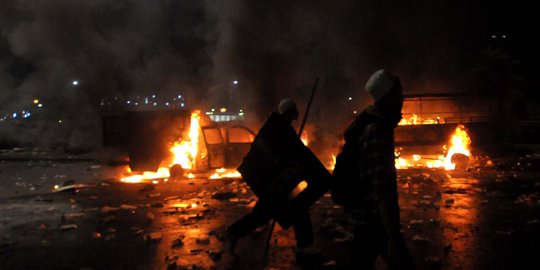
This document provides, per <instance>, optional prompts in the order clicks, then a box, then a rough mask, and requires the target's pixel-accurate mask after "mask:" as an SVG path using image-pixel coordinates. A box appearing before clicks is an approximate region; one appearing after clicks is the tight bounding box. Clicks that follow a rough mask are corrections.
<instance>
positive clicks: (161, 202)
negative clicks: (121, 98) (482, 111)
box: [0, 160, 540, 269]
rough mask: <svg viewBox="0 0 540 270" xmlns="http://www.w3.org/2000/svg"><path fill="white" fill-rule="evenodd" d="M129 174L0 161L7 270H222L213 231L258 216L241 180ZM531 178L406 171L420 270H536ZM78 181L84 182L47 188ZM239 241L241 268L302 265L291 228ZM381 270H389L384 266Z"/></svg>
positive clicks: (319, 211)
mask: <svg viewBox="0 0 540 270" xmlns="http://www.w3.org/2000/svg"><path fill="white" fill-rule="evenodd" d="M124 169H125V168H123V167H121V166H116V167H110V166H106V165H102V164H96V163H93V162H89V161H78V162H73V161H70V162H67V161H62V162H59V161H25V160H11V161H4V162H2V163H0V179H2V180H1V181H0V265H1V266H2V267H0V268H1V269H167V267H170V269H172V268H173V267H172V266H171V265H174V264H175V265H176V267H177V269H224V268H225V266H226V264H227V261H228V259H229V258H228V257H227V256H223V255H222V245H221V243H220V242H219V241H218V240H217V239H216V238H215V237H214V236H213V235H212V232H213V231H216V230H219V229H221V228H223V227H225V226H226V225H228V224H230V223H231V222H233V221H234V220H235V219H237V218H239V217H241V216H242V215H243V214H245V213H247V212H248V211H250V207H252V206H253V202H254V200H255V198H254V197H253V195H252V194H251V192H250V191H249V188H247V187H246V186H245V184H243V183H242V182H241V181H240V180H239V179H217V180H209V179H207V178H206V177H203V176H201V177H199V178H197V179H169V180H168V181H167V182H164V181H163V180H162V181H160V183H158V184H156V185H153V184H124V183H119V182H118V177H119V176H121V174H122V172H123V171H124ZM538 179H539V178H538V174H537V173H535V172H532V171H515V170H510V169H494V168H487V167H486V168H480V169H479V170H476V169H473V170H471V171H469V172H446V171H442V170H428V169H423V170H402V171H399V184H398V185H399V187H398V188H399V193H400V206H401V209H402V218H401V220H402V227H403V233H404V235H405V238H406V241H407V244H408V245H409V247H410V249H411V253H412V254H413V256H414V259H415V262H416V264H417V266H418V268H419V269H540V257H539V256H537V254H540V252H539V251H540V247H539V246H538V245H536V243H538V242H539V240H540V239H539V238H540V233H539V232H540V223H539V220H540V205H539V200H540V195H539V190H540V185H539V184H538V182H539V180H538ZM68 180H73V181H74V182H75V183H76V184H84V185H86V186H84V187H82V188H80V189H78V190H77V192H73V191H72V190H69V191H66V192H51V190H52V188H53V186H54V185H57V184H58V185H62V183H64V182H65V181H68ZM312 216H313V221H314V225H315V232H316V237H317V240H316V241H317V243H318V244H319V245H320V246H321V247H322V249H323V253H324V255H325V257H326V259H327V263H328V265H329V266H328V267H329V268H332V267H333V268H334V269H343V268H345V267H346V265H347V261H348V259H349V258H348V257H349V256H348V253H347V250H348V247H349V244H350V242H348V241H347V234H346V227H347V224H346V219H345V218H344V216H343V215H342V209H340V208H339V207H336V206H334V205H333V204H332V202H331V200H330V198H329V197H328V196H325V197H323V198H321V199H320V200H319V201H318V203H317V204H316V205H315V206H314V207H313V209H312ZM265 234H266V231H264V229H262V230H260V231H258V232H255V233H254V234H253V235H251V236H248V237H246V238H245V239H243V240H242V241H240V243H239V247H238V254H240V264H239V265H238V266H237V269H264V268H265V267H266V268H267V269H298V267H296V266H295V265H294V259H293V247H294V240H293V239H294V235H293V232H292V230H287V231H284V230H281V229H280V228H279V226H276V229H275V231H274V233H273V239H272V241H271V246H270V252H269V257H268V264H267V265H265V264H264V263H263V262H264V254H263V252H262V251H263V249H264V238H265ZM377 268H378V269H385V265H384V263H383V262H382V261H378V263H377Z"/></svg>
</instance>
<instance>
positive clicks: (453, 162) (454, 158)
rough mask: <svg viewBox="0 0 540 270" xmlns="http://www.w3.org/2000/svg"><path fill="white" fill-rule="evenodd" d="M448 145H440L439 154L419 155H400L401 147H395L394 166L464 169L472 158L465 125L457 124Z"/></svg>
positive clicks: (401, 167)
mask: <svg viewBox="0 0 540 270" xmlns="http://www.w3.org/2000/svg"><path fill="white" fill-rule="evenodd" d="M449 143H450V146H449V147H447V146H446V145H442V146H440V148H439V149H438V150H435V151H440V154H436V155H435V156H434V155H433V154H431V155H429V154H428V155H420V154H416V153H414V154H412V155H410V156H407V157H405V156H403V155H401V151H400V150H402V149H403V148H398V149H396V168H397V169H408V168H414V167H427V168H444V169H445V170H456V169H465V168H466V167H467V165H468V163H469V160H470V159H472V155H471V150H470V145H471V138H470V137H469V134H468V133H467V130H466V129H465V126H463V125H458V126H457V127H456V129H455V130H454V132H453V134H452V135H451V138H450V141H449Z"/></svg>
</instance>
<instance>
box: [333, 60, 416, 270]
mask: <svg viewBox="0 0 540 270" xmlns="http://www.w3.org/2000/svg"><path fill="white" fill-rule="evenodd" d="M365 88H366V90H367V92H368V93H369V95H370V96H371V97H372V98H373V100H374V101H375V103H374V105H372V106H369V107H368V108H366V109H365V110H364V111H363V112H362V113H361V114H360V115H359V116H357V117H356V119H355V120H354V121H353V122H352V123H351V125H350V126H349V127H348V128H347V129H346V130H345V133H344V137H345V146H344V147H343V149H342V153H343V155H342V157H341V158H338V160H337V164H336V170H335V171H334V176H335V180H334V181H335V182H334V183H333V186H332V198H333V200H334V202H336V203H337V204H340V205H343V206H344V207H345V211H346V212H347V214H348V215H349V221H350V225H351V228H352V231H353V234H354V242H353V243H354V244H353V253H352V254H351V263H352V265H351V268H350V269H373V266H374V263H375V259H376V258H377V256H378V255H381V256H382V258H383V259H384V260H385V261H386V263H387V264H388V267H389V269H414V264H413V261H412V258H411V256H410V254H409V251H408V249H407V246H406V244H405V241H404V240H403V236H402V234H401V231H400V216H399V205H398V192H397V173H396V168H395V154H394V128H395V127H396V126H397V124H398V123H399V121H400V120H401V109H402V107H403V91H402V88H401V83H400V81H399V78H398V77H396V76H394V75H393V74H391V73H390V72H388V71H387V70H384V69H381V70H378V71H376V72H375V73H373V75H371V77H370V78H369V80H368V81H367V83H366V86H365ZM340 163H341V164H340ZM345 163H348V164H352V165H350V167H351V168H350V172H349V174H352V175H351V176H350V177H348V178H347V177H342V176H339V177H338V175H337V173H338V170H339V169H338V167H339V166H345ZM355 187H357V188H355Z"/></svg>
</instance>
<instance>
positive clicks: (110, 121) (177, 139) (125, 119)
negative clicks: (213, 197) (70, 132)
mask: <svg viewBox="0 0 540 270" xmlns="http://www.w3.org/2000/svg"><path fill="white" fill-rule="evenodd" d="M102 123H103V144H104V146H106V147H116V148H118V149H121V150H122V151H124V152H125V153H126V154H127V156H128V163H129V170H130V176H129V177H132V176H133V177H132V178H129V177H127V178H126V179H123V180H126V181H128V182H129V181H139V180H140V179H155V178H165V177H169V176H171V172H173V171H174V172H175V173H180V174H184V175H185V176H187V177H189V176H190V175H192V173H194V172H208V171H211V170H216V169H218V170H220V171H223V170H226V169H233V168H236V167H237V166H238V165H239V164H240V162H241V161H242V158H243V157H244V156H245V154H246V153H247V151H248V150H249V147H250V145H251V142H253V139H254V138H255V134H254V133H253V131H251V130H250V129H249V128H247V127H245V126H242V125H240V124H222V123H215V122H212V121H211V120H210V118H208V117H207V116H206V115H204V114H201V113H200V111H198V110H194V111H189V110H174V111H128V112H123V113H121V114H116V115H107V116H104V118H103V122H102ZM171 169H174V170H171Z"/></svg>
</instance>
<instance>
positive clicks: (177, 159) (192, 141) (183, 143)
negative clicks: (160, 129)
mask: <svg viewBox="0 0 540 270" xmlns="http://www.w3.org/2000/svg"><path fill="white" fill-rule="evenodd" d="M200 130H201V128H200V111H198V110H196V111H193V113H192V114H191V124H190V127H189V133H188V134H189V135H188V138H185V139H182V138H180V139H178V140H177V141H175V142H173V143H172V144H171V146H170V148H169V151H170V152H171V157H170V159H168V160H166V161H162V162H161V164H160V166H159V169H158V170H157V171H156V172H153V171H146V172H143V173H141V174H132V172H131V170H130V168H129V166H128V167H127V172H126V174H127V176H125V177H122V178H121V179H120V181H122V182H124V183H141V182H150V181H151V182H152V183H154V184H157V183H158V182H159V181H158V179H163V181H164V182H166V181H167V180H168V179H169V178H170V177H171V175H173V176H179V175H175V174H176V173H175V171H181V174H183V175H182V176H183V177H185V178H190V179H192V178H195V174H193V173H192V172H191V171H192V170H193V169H194V168H195V167H196V164H195V162H196V157H197V154H198V152H199V149H198V145H199V138H200V132H199V131H200ZM178 166H179V167H178ZM180 168H181V169H180ZM175 169H178V170H175ZM184 171H186V172H187V173H183V172H184ZM225 177H227V178H237V177H240V173H239V172H237V171H236V170H227V169H224V168H221V169H216V170H215V172H214V173H213V174H212V175H211V176H210V179H219V178H225Z"/></svg>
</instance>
